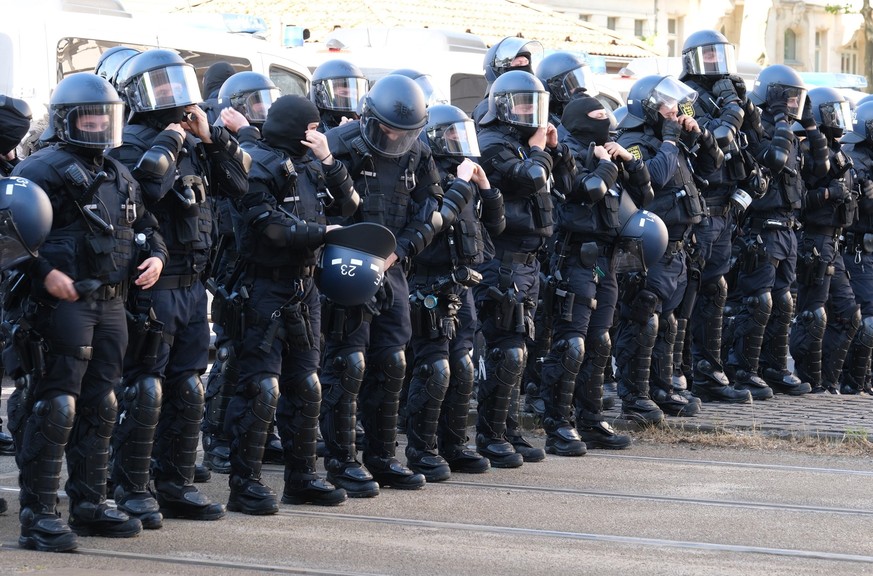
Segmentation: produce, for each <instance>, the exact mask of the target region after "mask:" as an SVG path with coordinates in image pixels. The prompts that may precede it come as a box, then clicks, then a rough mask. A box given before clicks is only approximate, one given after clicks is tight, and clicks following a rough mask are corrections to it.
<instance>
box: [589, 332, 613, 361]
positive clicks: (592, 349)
mask: <svg viewBox="0 0 873 576" xmlns="http://www.w3.org/2000/svg"><path fill="white" fill-rule="evenodd" d="M587 353H588V356H589V358H590V360H591V362H592V363H593V364H594V365H595V366H597V367H598V368H605V367H606V364H607V362H608V361H609V357H610V355H611V354H612V339H611V338H610V337H609V330H600V331H597V332H594V333H592V334H589V335H588V349H587Z"/></svg>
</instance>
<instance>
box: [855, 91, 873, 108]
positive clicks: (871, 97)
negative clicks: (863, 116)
mask: <svg viewBox="0 0 873 576" xmlns="http://www.w3.org/2000/svg"><path fill="white" fill-rule="evenodd" d="M867 102H873V94H867V95H866V96H864V97H863V98H861V99H860V100H858V101H857V102H855V108H857V107H858V106H860V105H861V104H866V103H867Z"/></svg>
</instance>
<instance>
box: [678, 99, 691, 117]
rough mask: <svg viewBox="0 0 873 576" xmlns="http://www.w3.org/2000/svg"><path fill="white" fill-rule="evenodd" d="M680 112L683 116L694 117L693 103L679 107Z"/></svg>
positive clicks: (684, 103)
mask: <svg viewBox="0 0 873 576" xmlns="http://www.w3.org/2000/svg"><path fill="white" fill-rule="evenodd" d="M679 112H680V115H681V116H691V117H692V118H693V117H694V105H693V104H691V102H683V103H682V104H680V105H679Z"/></svg>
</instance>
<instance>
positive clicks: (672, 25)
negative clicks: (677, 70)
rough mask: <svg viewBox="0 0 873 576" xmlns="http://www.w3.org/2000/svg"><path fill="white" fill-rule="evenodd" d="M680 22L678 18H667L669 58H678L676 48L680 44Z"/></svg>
mask: <svg viewBox="0 0 873 576" xmlns="http://www.w3.org/2000/svg"><path fill="white" fill-rule="evenodd" d="M678 29H679V21H678V19H677V18H667V56H678V55H679V52H678V51H677V49H676V47H677V45H678V43H679V39H678V38H677V35H678V33H677V30H678Z"/></svg>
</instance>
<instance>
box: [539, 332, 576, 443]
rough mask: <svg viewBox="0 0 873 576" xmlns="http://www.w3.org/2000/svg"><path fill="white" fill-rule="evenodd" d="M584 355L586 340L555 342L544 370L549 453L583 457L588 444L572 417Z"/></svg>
mask: <svg viewBox="0 0 873 576" xmlns="http://www.w3.org/2000/svg"><path fill="white" fill-rule="evenodd" d="M584 356H585V341H584V340H583V339H582V338H570V339H568V340H559V341H558V342H555V345H554V346H553V347H552V351H551V352H549V357H548V359H547V361H546V365H545V366H544V369H543V392H544V394H543V400H545V407H546V411H545V419H544V420H543V428H545V430H546V433H547V434H548V438H547V439H546V452H548V453H550V454H557V455H558V456H581V455H582V454H585V452H586V449H585V444H583V443H582V441H581V440H580V439H579V433H578V432H576V422H575V419H574V417H573V390H574V389H575V388H576V377H577V376H578V374H579V369H580V368H581V367H582V359H583V357H584Z"/></svg>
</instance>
